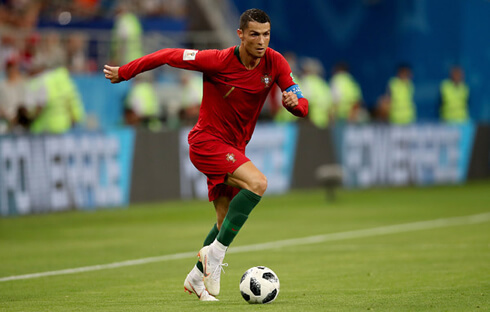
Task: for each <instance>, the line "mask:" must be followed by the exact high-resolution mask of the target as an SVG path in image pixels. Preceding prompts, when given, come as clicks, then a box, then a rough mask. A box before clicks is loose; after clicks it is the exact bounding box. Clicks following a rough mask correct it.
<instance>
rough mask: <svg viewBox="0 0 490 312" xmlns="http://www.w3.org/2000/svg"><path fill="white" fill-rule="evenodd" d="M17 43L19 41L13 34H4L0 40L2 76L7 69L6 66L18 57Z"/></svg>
mask: <svg viewBox="0 0 490 312" xmlns="http://www.w3.org/2000/svg"><path fill="white" fill-rule="evenodd" d="M17 42H18V40H17V39H16V37H15V36H13V35H11V34H2V37H1V40H0V64H2V66H1V68H0V70H1V72H2V74H3V73H4V70H5V69H6V68H5V66H4V65H6V64H7V62H8V61H10V60H11V59H13V58H16V57H18V53H19V48H18V43H17Z"/></svg>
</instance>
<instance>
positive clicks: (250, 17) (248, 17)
mask: <svg viewBox="0 0 490 312" xmlns="http://www.w3.org/2000/svg"><path fill="white" fill-rule="evenodd" d="M249 22H257V23H261V24H264V23H269V24H270V23H271V19H270V18H269V15H267V13H265V12H264V11H262V10H260V9H248V10H246V11H245V12H243V13H242V15H241V16H240V29H241V30H245V29H246V28H247V27H248V23H249Z"/></svg>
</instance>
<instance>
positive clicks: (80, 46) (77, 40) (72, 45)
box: [65, 32, 97, 74]
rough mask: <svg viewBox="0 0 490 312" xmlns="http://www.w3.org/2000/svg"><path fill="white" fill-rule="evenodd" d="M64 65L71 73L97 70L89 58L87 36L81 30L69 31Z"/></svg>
mask: <svg viewBox="0 0 490 312" xmlns="http://www.w3.org/2000/svg"><path fill="white" fill-rule="evenodd" d="M65 51H66V66H67V67H68V70H69V71H70V72H71V73H77V74H78V73H87V72H93V71H95V70H97V65H96V64H95V62H94V61H92V60H89V58H88V51H87V37H86V35H85V34H83V33H81V32H76V33H71V34H70V35H69V36H68V38H67V39H66V46H65Z"/></svg>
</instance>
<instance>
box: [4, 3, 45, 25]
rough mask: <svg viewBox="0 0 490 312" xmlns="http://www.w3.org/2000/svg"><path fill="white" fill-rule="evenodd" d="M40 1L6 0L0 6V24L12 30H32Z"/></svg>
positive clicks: (36, 18) (40, 4)
mask: <svg viewBox="0 0 490 312" xmlns="http://www.w3.org/2000/svg"><path fill="white" fill-rule="evenodd" d="M41 6H42V1H41V0H6V1H3V3H2V4H0V24H2V25H4V26H9V27H13V28H23V29H32V28H34V27H35V26H36V24H37V20H38V16H39V12H40V10H41Z"/></svg>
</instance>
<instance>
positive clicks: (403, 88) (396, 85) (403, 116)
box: [380, 64, 416, 125]
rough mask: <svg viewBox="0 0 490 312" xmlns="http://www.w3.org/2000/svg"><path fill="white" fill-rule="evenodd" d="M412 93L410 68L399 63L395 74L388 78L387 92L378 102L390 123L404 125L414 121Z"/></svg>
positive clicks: (414, 112)
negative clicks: (380, 101)
mask: <svg viewBox="0 0 490 312" xmlns="http://www.w3.org/2000/svg"><path fill="white" fill-rule="evenodd" d="M413 94H414V86H413V83H412V69H411V68H410V65H408V64H401V65H399V66H398V68H397V74H396V76H395V77H393V78H391V79H390V80H389V83H388V93H387V95H386V97H384V98H383V99H382V101H383V102H382V103H381V104H380V105H382V107H380V108H381V109H382V110H384V111H385V112H384V113H383V114H384V115H388V116H389V117H388V118H389V121H390V123H392V124H396V125H405V124H410V123H413V122H415V120H416V111H415V103H414V101H413ZM386 111H387V114H386Z"/></svg>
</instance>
